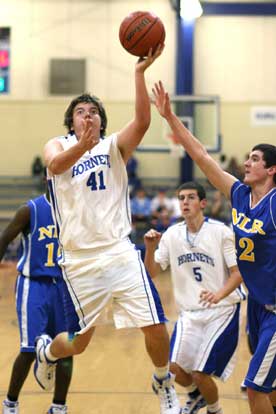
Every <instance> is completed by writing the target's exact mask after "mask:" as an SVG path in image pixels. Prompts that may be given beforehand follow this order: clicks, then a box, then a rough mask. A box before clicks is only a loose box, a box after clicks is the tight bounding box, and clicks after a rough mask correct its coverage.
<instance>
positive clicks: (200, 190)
mask: <svg viewBox="0 0 276 414" xmlns="http://www.w3.org/2000/svg"><path fill="white" fill-rule="evenodd" d="M181 190H196V191H197V195H198V197H199V199H200V201H201V200H204V199H205V198H206V192H205V189H204V187H203V186H202V185H201V184H199V183H197V182H196V181H187V182H186V183H184V184H181V186H180V187H178V189H177V193H178V194H179V193H180V191H181Z"/></svg>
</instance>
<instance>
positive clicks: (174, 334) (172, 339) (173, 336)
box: [170, 322, 177, 361]
mask: <svg viewBox="0 0 276 414" xmlns="http://www.w3.org/2000/svg"><path fill="white" fill-rule="evenodd" d="M176 335H177V322H176V323H175V324H174V328H173V333H172V336H171V340H170V361H171V360H172V354H173V349H174V345H175V341H176Z"/></svg>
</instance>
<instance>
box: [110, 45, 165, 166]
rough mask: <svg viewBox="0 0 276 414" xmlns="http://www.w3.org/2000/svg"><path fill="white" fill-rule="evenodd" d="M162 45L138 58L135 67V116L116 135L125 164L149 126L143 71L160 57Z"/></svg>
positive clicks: (148, 109) (148, 104) (147, 97)
mask: <svg viewBox="0 0 276 414" xmlns="http://www.w3.org/2000/svg"><path fill="white" fill-rule="evenodd" d="M163 49H164V45H159V46H158V48H157V50H156V51H155V53H154V54H152V50H151V49H150V50H149V54H148V56H147V57H146V58H140V59H139V60H138V62H137V63H136V66H135V116H134V119H133V120H132V121H131V122H129V124H127V125H126V126H125V127H124V128H123V129H122V130H121V131H120V132H119V133H118V147H119V149H120V151H121V154H122V157H123V159H124V161H125V163H127V161H128V159H129V158H130V157H131V155H132V153H133V151H134V150H135V149H136V147H137V146H138V145H139V144H140V142H141V140H142V138H143V136H144V135H145V133H146V131H147V129H148V128H149V125H150V119H151V113H150V99H149V95H148V91H147V87H146V83H145V74H144V73H145V70H146V69H147V68H148V67H149V66H150V65H151V64H152V63H153V62H154V61H155V60H156V59H157V58H158V57H159V56H160V55H161V53H162V51H163Z"/></svg>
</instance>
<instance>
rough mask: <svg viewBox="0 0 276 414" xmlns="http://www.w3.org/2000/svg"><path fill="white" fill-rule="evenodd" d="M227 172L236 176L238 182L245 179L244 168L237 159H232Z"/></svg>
mask: <svg viewBox="0 0 276 414" xmlns="http://www.w3.org/2000/svg"><path fill="white" fill-rule="evenodd" d="M226 171H227V172H229V174H231V175H234V177H236V178H238V180H242V179H243V166H241V165H240V164H239V163H238V160H237V159H236V157H231V158H230V160H229V163H228V166H227V168H226Z"/></svg>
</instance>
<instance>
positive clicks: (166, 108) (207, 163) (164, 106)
mask: <svg viewBox="0 0 276 414" xmlns="http://www.w3.org/2000/svg"><path fill="white" fill-rule="evenodd" d="M153 94H154V97H155V106H156V108H157V109H158V112H159V113H160V115H161V116H162V117H163V118H165V119H166V121H167V122H168V124H169V125H170V127H171V129H172V131H173V133H174V134H175V135H176V136H177V138H178V139H179V141H180V143H181V145H183V147H184V148H185V150H186V151H187V153H188V154H189V155H190V157H191V158H192V160H193V161H194V162H195V163H196V164H197V165H198V166H199V168H200V169H201V170H202V172H203V173H204V174H205V176H206V177H207V178H208V180H209V181H210V182H211V183H212V184H213V186H214V187H215V188H217V189H218V190H220V191H221V192H222V193H223V194H224V195H225V196H226V197H227V198H230V192H231V187H232V185H233V183H234V182H235V181H236V180H237V179H236V178H235V177H233V176H232V175H230V174H228V173H227V172H225V171H223V170H222V168H221V167H220V166H219V164H218V163H217V162H216V161H215V160H214V159H213V158H212V157H211V156H210V155H209V154H208V152H207V151H206V149H205V147H204V146H203V145H202V144H201V142H200V141H199V140H198V139H197V138H196V137H194V136H193V135H192V133H191V132H190V131H189V130H188V129H187V128H186V127H185V126H184V125H183V123H182V122H181V120H180V119H179V118H178V117H177V116H176V115H175V113H174V112H173V111H172V108H171V103H170V99H169V95H168V93H167V92H166V91H165V89H164V86H163V84H162V82H158V83H156V84H155V86H154V89H153Z"/></svg>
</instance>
